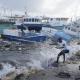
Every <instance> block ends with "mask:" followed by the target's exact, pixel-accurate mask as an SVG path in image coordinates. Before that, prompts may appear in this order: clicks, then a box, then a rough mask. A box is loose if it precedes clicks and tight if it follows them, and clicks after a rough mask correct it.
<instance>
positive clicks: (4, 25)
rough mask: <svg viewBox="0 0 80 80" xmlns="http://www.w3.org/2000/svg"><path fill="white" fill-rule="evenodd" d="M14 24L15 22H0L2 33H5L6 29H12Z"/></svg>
mask: <svg viewBox="0 0 80 80" xmlns="http://www.w3.org/2000/svg"><path fill="white" fill-rule="evenodd" d="M13 27H15V26H14V24H9V23H4V24H0V34H2V33H3V30H4V29H12V28H13Z"/></svg>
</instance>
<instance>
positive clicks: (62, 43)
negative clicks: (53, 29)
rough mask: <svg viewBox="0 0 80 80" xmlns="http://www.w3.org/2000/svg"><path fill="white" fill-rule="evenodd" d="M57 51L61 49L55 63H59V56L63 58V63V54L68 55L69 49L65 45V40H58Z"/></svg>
mask: <svg viewBox="0 0 80 80" xmlns="http://www.w3.org/2000/svg"><path fill="white" fill-rule="evenodd" d="M57 48H58V49H61V52H60V53H59V54H58V56H57V61H56V63H59V58H60V56H63V63H64V62H65V54H66V53H69V49H68V48H67V43H66V41H65V40H63V39H62V38H59V39H58V47H57Z"/></svg>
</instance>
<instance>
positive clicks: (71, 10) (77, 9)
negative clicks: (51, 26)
mask: <svg viewBox="0 0 80 80" xmlns="http://www.w3.org/2000/svg"><path fill="white" fill-rule="evenodd" d="M2 7H4V8H7V9H10V10H13V11H14V10H15V11H25V10H27V11H28V12H30V13H36V14H41V15H46V16H76V15H77V16H79V14H80V0H0V8H2Z"/></svg>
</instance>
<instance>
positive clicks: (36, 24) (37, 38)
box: [1, 17, 47, 43]
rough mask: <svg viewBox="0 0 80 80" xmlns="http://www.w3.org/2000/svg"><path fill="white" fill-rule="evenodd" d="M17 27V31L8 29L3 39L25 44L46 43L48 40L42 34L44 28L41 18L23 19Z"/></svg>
mask: <svg viewBox="0 0 80 80" xmlns="http://www.w3.org/2000/svg"><path fill="white" fill-rule="evenodd" d="M15 25H16V26H17V30H15V29H14V30H13V29H12V30H9V29H6V30H4V31H3V34H2V35H1V37H2V38H3V39H6V40H9V41H18V42H25V43H26V42H44V41H45V40H46V39H47V35H46V34H44V33H42V32H41V30H42V26H43V23H42V21H41V17H34V18H33V17H27V18H22V19H21V20H19V21H18V22H16V24H15Z"/></svg>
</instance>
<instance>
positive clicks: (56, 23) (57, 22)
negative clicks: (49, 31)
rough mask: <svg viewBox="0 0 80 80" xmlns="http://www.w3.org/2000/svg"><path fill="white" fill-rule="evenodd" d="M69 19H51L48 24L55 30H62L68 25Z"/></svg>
mask: <svg viewBox="0 0 80 80" xmlns="http://www.w3.org/2000/svg"><path fill="white" fill-rule="evenodd" d="M68 19H69V18H49V19H48V24H49V25H50V26H51V27H53V28H56V29H58V28H60V29H62V28H63V26H64V25H66V24H67V21H68Z"/></svg>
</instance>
